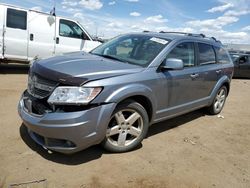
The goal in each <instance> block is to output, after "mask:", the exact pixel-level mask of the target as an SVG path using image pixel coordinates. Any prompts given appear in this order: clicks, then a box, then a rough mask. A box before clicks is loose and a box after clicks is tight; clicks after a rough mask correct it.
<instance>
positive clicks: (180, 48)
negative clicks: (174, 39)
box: [167, 42, 194, 67]
mask: <svg viewBox="0 0 250 188" xmlns="http://www.w3.org/2000/svg"><path fill="white" fill-rule="evenodd" d="M168 58H176V59H182V61H183V63H184V66H185V67H192V66H194V44H193V43H192V42H185V43H181V44H179V45H177V46H176V47H175V48H174V49H173V50H172V51H171V52H170V53H169V54H168V56H167V59H168Z"/></svg>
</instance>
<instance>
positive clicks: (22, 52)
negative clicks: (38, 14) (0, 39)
mask: <svg viewBox="0 0 250 188" xmlns="http://www.w3.org/2000/svg"><path fill="white" fill-rule="evenodd" d="M27 15H28V13H27V11H25V10H21V9H14V8H7V13H6V22H5V23H6V27H5V35H4V45H5V51H4V56H5V58H9V59H16V60H27V55H28V53H27V52H28V24H27Z"/></svg>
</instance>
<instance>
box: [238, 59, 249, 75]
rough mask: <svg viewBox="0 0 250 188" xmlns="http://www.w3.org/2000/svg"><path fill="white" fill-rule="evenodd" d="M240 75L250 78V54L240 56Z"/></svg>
mask: <svg viewBox="0 0 250 188" xmlns="http://www.w3.org/2000/svg"><path fill="white" fill-rule="evenodd" d="M238 72H239V76H241V77H246V78H250V55H244V56H242V57H240V58H239V70H238Z"/></svg>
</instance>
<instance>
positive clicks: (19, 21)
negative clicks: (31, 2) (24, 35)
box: [6, 8, 27, 30]
mask: <svg viewBox="0 0 250 188" xmlns="http://www.w3.org/2000/svg"><path fill="white" fill-rule="evenodd" d="M6 22H7V23H6V26H7V27H9V28H14V29H22V30H26V29H27V12H26V11H21V10H16V9H10V8H8V9H7V21H6Z"/></svg>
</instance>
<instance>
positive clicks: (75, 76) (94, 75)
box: [31, 52, 143, 85]
mask: <svg viewBox="0 0 250 188" xmlns="http://www.w3.org/2000/svg"><path fill="white" fill-rule="evenodd" d="M142 70H143V68H142V67H140V66H137V65H131V64H127V63H123V62H120V61H116V60H111V59H107V58H103V57H100V56H96V55H92V54H89V53H85V52H77V53H68V54H65V55H63V56H57V57H52V58H49V59H45V60H40V61H37V62H36V63H34V65H33V66H32V68H31V72H34V73H36V74H38V75H40V76H42V77H44V78H47V79H50V80H54V81H58V82H63V83H64V84H70V85H81V84H83V83H86V82H88V81H92V80H98V79H103V78H108V77H114V76H120V75H124V74H132V73H136V72H140V71H142Z"/></svg>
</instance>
